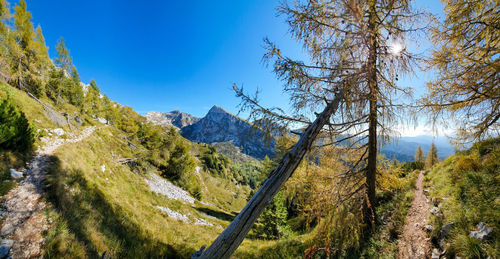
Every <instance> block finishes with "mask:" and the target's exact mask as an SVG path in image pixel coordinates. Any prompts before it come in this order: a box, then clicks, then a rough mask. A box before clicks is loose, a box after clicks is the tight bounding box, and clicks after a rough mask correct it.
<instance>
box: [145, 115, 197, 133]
mask: <svg viewBox="0 0 500 259" xmlns="http://www.w3.org/2000/svg"><path fill="white" fill-rule="evenodd" d="M144 117H146V119H147V120H148V121H149V122H151V123H153V124H156V125H161V126H175V127H177V128H179V129H181V128H183V127H186V126H189V125H191V124H193V123H196V122H197V121H199V120H200V118H197V117H194V116H192V115H190V114H187V113H184V112H180V111H177V110H175V111H171V112H148V113H146V115H145V116H144Z"/></svg>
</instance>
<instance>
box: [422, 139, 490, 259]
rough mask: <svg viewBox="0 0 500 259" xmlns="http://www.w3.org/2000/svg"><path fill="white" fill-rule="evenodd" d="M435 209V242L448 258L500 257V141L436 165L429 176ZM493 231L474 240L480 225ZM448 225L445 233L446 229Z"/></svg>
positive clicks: (472, 148)
mask: <svg viewBox="0 0 500 259" xmlns="http://www.w3.org/2000/svg"><path fill="white" fill-rule="evenodd" d="M426 179H427V186H428V188H429V191H430V197H431V198H432V201H433V204H434V206H436V208H439V211H440V212H439V213H434V216H433V217H432V222H433V224H434V225H435V228H434V230H433V232H432V235H431V236H432V238H433V241H434V242H435V245H436V246H441V247H443V248H444V249H446V251H447V253H446V254H447V256H448V257H450V258H451V257H453V256H460V257H463V258H487V257H490V258H498V257H500V236H499V235H498V230H499V229H500V198H499V197H500V188H499V186H500V138H496V139H489V140H486V141H483V142H478V143H475V144H474V145H473V146H472V147H471V148H470V149H468V150H466V151H462V152H459V153H458V154H456V155H454V156H451V157H449V158H448V159H446V160H445V161H443V162H441V163H439V164H438V165H436V166H435V167H434V168H433V169H432V170H431V171H430V172H429V173H428V175H427V177H426ZM481 222H482V223H483V224H485V225H486V226H487V227H489V228H491V230H492V231H493V232H492V233H490V234H489V235H488V236H487V237H486V238H485V239H484V240H479V239H477V238H474V237H472V236H471V231H478V229H477V226H478V225H479V223H481ZM445 225H448V229H446V230H445V231H444V232H443V231H442V230H443V227H444V226H445Z"/></svg>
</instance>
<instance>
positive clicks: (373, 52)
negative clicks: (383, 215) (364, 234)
mask: <svg viewBox="0 0 500 259" xmlns="http://www.w3.org/2000/svg"><path fill="white" fill-rule="evenodd" d="M369 5H370V7H369V8H370V10H369V13H370V20H369V24H368V32H369V37H370V38H369V53H368V55H369V56H368V66H367V69H368V88H369V90H370V96H369V102H370V112H369V115H368V120H369V126H368V165H367V168H366V171H365V178H366V197H365V201H364V204H363V214H364V221H365V223H367V226H368V228H371V227H373V225H374V223H375V217H376V215H375V209H374V207H373V206H374V205H375V177H376V175H377V123H378V121H377V97H378V85H377V35H376V34H377V32H376V28H375V23H376V10H375V8H376V7H375V5H376V1H375V0H372V1H370V3H369Z"/></svg>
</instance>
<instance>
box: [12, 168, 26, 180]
mask: <svg viewBox="0 0 500 259" xmlns="http://www.w3.org/2000/svg"><path fill="white" fill-rule="evenodd" d="M9 172H10V176H12V178H15V179H19V178H23V172H18V171H16V170H15V169H12V168H11V169H10V170H9Z"/></svg>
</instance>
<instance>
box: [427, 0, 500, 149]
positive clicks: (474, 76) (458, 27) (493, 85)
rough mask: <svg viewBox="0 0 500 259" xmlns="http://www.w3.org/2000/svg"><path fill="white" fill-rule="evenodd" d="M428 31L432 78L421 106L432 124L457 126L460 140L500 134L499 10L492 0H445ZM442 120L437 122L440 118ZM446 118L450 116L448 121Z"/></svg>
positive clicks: (478, 138)
mask: <svg viewBox="0 0 500 259" xmlns="http://www.w3.org/2000/svg"><path fill="white" fill-rule="evenodd" d="M443 2H444V4H445V7H444V13H445V20H444V22H443V23H438V24H436V26H435V27H434V29H433V30H432V32H433V43H434V44H435V45H436V46H437V49H436V50H435V51H434V53H433V56H432V59H431V61H430V65H431V66H432V67H433V68H436V69H437V72H438V73H437V78H436V79H435V80H433V81H432V82H430V83H429V84H428V85H427V88H428V94H427V95H426V96H425V98H424V99H423V104H424V105H426V106H427V108H428V110H429V111H430V112H431V117H432V119H433V121H434V122H437V121H438V120H439V122H442V123H443V124H445V125H449V124H451V125H454V124H456V125H458V126H459V128H458V136H459V139H458V140H459V141H466V140H480V139H483V138H485V137H489V136H498V135H499V133H500V123H499V119H500V76H499V68H500V61H499V57H500V55H499V54H500V19H499V18H498V17H499V16H500V8H499V2H498V1H494V0H486V1H468V0H445V1H443ZM440 118H442V120H440ZM450 118H451V119H450Z"/></svg>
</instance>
